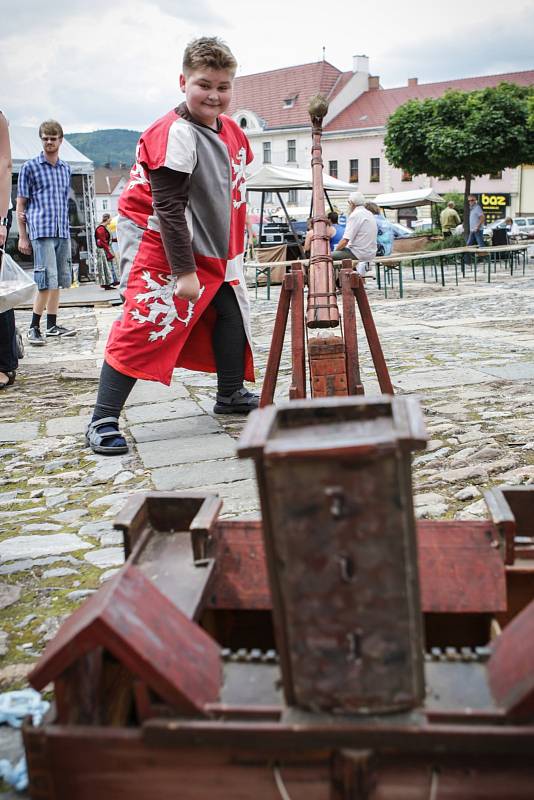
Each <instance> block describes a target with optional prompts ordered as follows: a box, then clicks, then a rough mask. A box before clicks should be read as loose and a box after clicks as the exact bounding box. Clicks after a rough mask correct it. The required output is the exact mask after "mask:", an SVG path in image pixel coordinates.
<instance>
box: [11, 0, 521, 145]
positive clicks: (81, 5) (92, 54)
mask: <svg viewBox="0 0 534 800" xmlns="http://www.w3.org/2000/svg"><path fill="white" fill-rule="evenodd" d="M6 1H7V0H3V2H6ZM43 7H44V10H43ZM509 8H510V7H507V6H506V4H503V3H502V0H484V1H483V2H481V0H471V1H470V2H469V3H466V2H465V0H461V1H460V0H447V2H445V3H439V4H438V3H432V2H430V3H429V2H425V3H422V2H414V0H404V2H399V0H381V2H378V3H375V4H370V3H366V4H364V3H361V2H359V3H358V2H355V0H352V2H350V3H338V4H337V5H334V4H330V5H329V4H325V3H324V2H323V3H320V2H317V0H292V2H290V3H288V2H287V0H284V1H282V0H270V2H269V3H262V4H256V5H253V4H252V3H251V2H250V0H247V1H246V2H245V0H229V2H226V3H220V2H215V0H194V2H191V0H113V3H110V2H109V0H92V2H91V4H90V5H89V4H88V3H86V2H85V0H84V2H82V0H55V2H54V3H50V4H43V3H42V0H25V2H24V3H12V4H11V5H10V13H9V15H5V14H3V15H2V26H1V33H0V74H1V75H2V78H3V79H2V84H3V87H4V91H2V100H1V101H0V108H2V110H3V111H4V113H5V114H6V116H7V117H8V119H10V121H11V122H12V123H13V124H18V125H35V124H38V123H39V122H40V121H42V120H43V119H45V118H47V117H55V118H57V119H59V120H60V121H61V122H62V124H63V126H64V128H65V130H66V131H67V132H73V131H82V130H95V129H96V128H115V127H117V128H133V129H136V130H138V129H142V128H144V127H146V126H147V125H148V124H150V122H152V121H153V120H154V119H155V118H157V117H158V116H160V115H161V114H163V113H165V112H166V111H167V110H168V109H169V108H171V107H172V106H173V105H175V104H176V102H178V101H179V100H180V99H181V94H180V91H179V88H178V75H179V72H180V62H181V54H182V51H183V48H184V46H185V44H187V42H188V41H189V40H190V39H191V38H193V37H194V36H200V35H219V36H221V37H222V38H223V39H225V40H226V41H227V42H228V44H229V45H230V47H231V48H232V50H233V51H234V53H235V55H236V57H237V59H238V62H239V73H238V74H249V73H252V72H260V71H263V70H268V69H276V68H279V67H287V66H291V65H292V64H302V63H306V62H309V61H317V60H320V59H321V58H322V55H323V47H324V48H325V54H326V59H327V60H328V61H330V62H331V63H332V64H334V65H335V66H336V67H338V68H339V69H341V70H348V69H351V66H352V56H353V55H357V54H365V55H368V56H369V58H370V69H371V72H372V73H373V74H376V75H380V78H381V83H382V85H383V86H384V87H386V88H389V87H392V86H401V85H405V84H406V81H407V79H408V78H410V77H418V78H419V81H420V82H421V83H427V82H431V81H439V80H446V79H450V78H462V77H469V76H472V75H488V74H494V73H500V72H513V71H517V70H526V69H534V57H533V55H532V54H533V50H534V49H533V47H532V42H533V41H534V4H532V3H531V2H530V1H529V0H517V2H516V3H515V4H514V5H513V6H512V7H511V10H508V9H509Z"/></svg>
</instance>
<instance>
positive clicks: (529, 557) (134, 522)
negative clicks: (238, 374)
mask: <svg viewBox="0 0 534 800" xmlns="http://www.w3.org/2000/svg"><path fill="white" fill-rule="evenodd" d="M425 438H426V437H425V432H424V427H423V423H422V414H421V412H420V410H419V407H418V405H417V403H416V401H415V400H414V399H413V398H407V397H395V398H392V397H390V396H381V397H377V398H373V399H371V400H367V399H366V398H364V397H356V398H351V397H346V398H330V399H326V400H323V401H320V402H318V401H310V400H301V401H292V402H289V403H285V404H283V405H281V406H278V407H276V408H275V407H273V406H271V407H269V408H266V409H261V410H258V411H256V412H254V413H253V414H252V415H251V416H250V417H249V420H248V422H247V425H246V427H245V430H244V432H243V435H242V437H241V440H240V442H239V445H238V453H239V455H240V456H241V457H252V458H253V459H254V462H255V466H256V475H257V481H258V486H259V492H260V499H261V509H262V515H261V518H259V519H221V518H219V511H220V509H221V505H222V503H221V501H220V500H219V499H218V498H217V497H216V496H210V495H206V494H202V493H199V494H190V495H187V494H183V493H182V494H181V493H168V494H165V493H158V492H153V493H148V494H141V495H137V496H133V497H132V498H131V499H130V501H129V502H128V504H127V506H126V507H125V509H124V511H123V512H122V513H121V514H120V516H119V517H118V519H117V520H116V522H115V527H116V528H117V529H119V530H122V532H123V535H124V546H125V556H126V562H125V564H124V566H123V567H122V568H121V570H120V571H119V573H118V574H117V575H116V576H114V577H113V578H112V579H111V580H110V581H109V582H108V583H106V584H105V585H104V586H103V587H102V588H101V589H99V591H98V592H97V593H96V594H95V595H93V596H92V597H90V598H89V599H88V600H86V602H85V603H84V604H83V605H82V606H81V607H80V608H79V609H78V610H77V611H76V612H75V613H74V614H73V615H72V616H71V617H69V618H68V619H67V620H66V621H65V623H64V624H63V626H62V628H61V629H60V631H59V633H58V634H57V636H56V638H55V639H54V640H53V641H52V642H50V643H49V645H48V646H47V648H46V650H45V652H44V654H43V656H42V657H41V659H40V661H39V662H38V663H37V665H36V667H35V668H34V670H33V672H32V673H31V674H30V676H29V680H30V682H31V684H32V685H33V686H34V687H35V688H37V689H41V690H42V689H44V688H45V687H46V686H47V685H48V684H49V683H50V682H53V684H54V690H55V692H54V693H55V707H54V710H53V711H52V713H51V714H50V717H49V718H48V719H47V720H46V721H45V724H44V725H43V726H32V725H31V723H26V724H25V726H24V729H23V735H24V741H25V747H26V754H27V760H28V769H29V776H30V796H31V797H32V800H93V798H95V797H98V798H99V800H146V798H151V800H152V798H153V800H176V798H180V800H204V798H210V800H228V798H232V800H233V799H234V798H235V799H236V800H248V799H249V798H250V800H252V799H253V800H280V798H284V800H287V798H290V799H291V800H311V799H313V800H355V799H357V800H360V799H363V798H367V800H398V798H399V797H403V798H406V800H422V798H425V800H426V798H433V799H435V798H438V800H439V798H452V799H454V800H464V799H465V798H484V800H511V798H514V800H515V798H525V800H527V798H530V797H532V787H533V785H534V758H533V754H534V599H533V598H534V491H533V490H532V488H530V487H521V488H516V487H509V488H505V489H503V490H493V491H492V492H491V493H490V495H489V497H488V505H489V514H488V516H489V518H488V519H487V520H484V521H480V522H458V521H450V520H449V521H447V520H444V521H420V522H419V523H417V525H416V524H415V522H414V515H413V506H412V491H411V468H410V461H411V451H412V450H413V449H416V448H420V447H421V446H422V445H423V444H424V441H425ZM519 576H520V580H519V581H518V577H519ZM498 622H500V624H501V625H502V633H500V635H495V634H496V630H497V623H498ZM491 631H493V634H494V638H493V639H492V640H491V641H490V632H491ZM425 639H426V643H425Z"/></svg>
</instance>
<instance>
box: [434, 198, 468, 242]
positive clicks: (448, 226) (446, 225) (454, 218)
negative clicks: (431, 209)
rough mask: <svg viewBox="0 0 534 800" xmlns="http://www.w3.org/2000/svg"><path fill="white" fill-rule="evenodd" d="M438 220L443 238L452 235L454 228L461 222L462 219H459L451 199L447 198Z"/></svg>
mask: <svg viewBox="0 0 534 800" xmlns="http://www.w3.org/2000/svg"><path fill="white" fill-rule="evenodd" d="M439 221H440V224H441V230H442V233H443V238H447V237H448V236H452V232H453V230H454V228H456V226H457V225H460V224H461V222H462V220H461V219H460V215H459V214H458V212H457V211H456V209H455V208H454V203H453V202H452V200H449V202H448V203H447V205H446V207H445V208H444V209H443V211H442V212H441V214H440V215H439Z"/></svg>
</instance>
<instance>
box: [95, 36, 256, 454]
mask: <svg viewBox="0 0 534 800" xmlns="http://www.w3.org/2000/svg"><path fill="white" fill-rule="evenodd" d="M236 67H237V62H236V60H235V58H234V56H233V55H232V53H231V51H230V50H229V49H228V47H227V46H226V45H225V44H224V43H223V42H221V41H220V40H219V39H217V38H215V37H203V38H200V39H196V40H194V41H193V42H191V43H190V44H189V45H188V47H187V48H186V50H185V53H184V59H183V73H182V74H181V75H180V88H181V90H182V91H183V92H184V93H185V103H182V104H181V105H180V106H178V107H177V108H175V109H173V110H172V111H169V113H168V114H166V115H165V116H164V117H162V118H161V119H159V120H157V121H156V122H155V123H154V124H153V125H151V126H150V128H148V130H146V131H145V132H144V133H143V134H142V136H141V138H140V140H139V144H138V146H137V155H136V163H135V164H134V166H133V167H132V171H131V174H130V180H129V182H128V184H127V185H126V188H125V189H124V192H123V194H122V196H121V199H120V203H119V223H118V227H117V238H118V242H119V249H120V260H121V292H122V294H123V296H124V300H125V305H124V310H123V313H122V315H121V317H120V319H118V320H117V321H116V322H115V323H114V324H113V327H112V329H111V333H110V336H109V339H108V343H107V347H106V353H105V361H104V364H103V367H102V373H101V376H100V386H99V391H98V397H97V402H96V406H95V410H94V414H93V420H92V422H91V423H90V425H89V428H88V430H87V434H86V438H87V443H88V444H89V445H90V447H91V448H92V449H93V450H94V451H95V452H96V453H105V454H109V455H114V454H120V453H125V452H126V451H127V449H128V447H127V444H126V441H125V439H124V437H123V436H122V435H121V434H120V433H119V427H118V418H119V415H120V413H121V411H122V408H123V406H124V403H125V402H126V399H127V397H128V395H129V393H130V391H131V390H132V388H133V386H134V384H135V381H136V379H137V378H142V379H143V380H150V381H160V382H161V383H164V384H167V385H168V384H169V383H170V382H171V378H172V372H173V369H174V368H175V367H186V368H187V369H193V370H202V371H205V372H217V398H216V403H215V407H214V411H215V413H217V414H234V413H237V414H248V413H249V412H250V411H252V410H253V409H254V408H257V406H258V396H257V395H255V394H252V393H251V392H249V391H247V390H246V389H245V388H244V386H243V380H245V379H246V380H248V381H254V366H253V361H252V350H251V336H250V324H249V304H248V293H247V290H246V286H245V281H244V276H243V249H244V230H245V214H246V202H245V184H244V179H245V167H246V165H247V164H248V163H249V162H250V161H252V158H253V156H252V151H251V149H250V146H249V143H248V140H247V138H246V136H245V134H244V133H243V131H242V129H241V128H240V127H239V126H238V125H236V123H235V122H234V121H233V120H232V119H230V118H229V117H226V116H222V115H223V112H224V111H225V110H226V109H227V108H228V106H229V104H230V100H231V97H232V85H233V79H234V75H235V70H236Z"/></svg>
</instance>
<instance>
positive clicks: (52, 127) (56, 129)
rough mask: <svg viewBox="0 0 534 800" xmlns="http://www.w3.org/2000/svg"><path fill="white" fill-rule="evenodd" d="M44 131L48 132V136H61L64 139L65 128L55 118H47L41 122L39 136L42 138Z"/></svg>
mask: <svg viewBox="0 0 534 800" xmlns="http://www.w3.org/2000/svg"><path fill="white" fill-rule="evenodd" d="M43 133H44V134H46V136H59V137H60V138H61V139H63V128H62V127H61V125H60V124H59V122H58V121H57V120H55V119H45V121H44V122H41V124H40V125H39V138H41V136H42V135H43Z"/></svg>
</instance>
